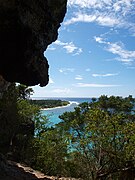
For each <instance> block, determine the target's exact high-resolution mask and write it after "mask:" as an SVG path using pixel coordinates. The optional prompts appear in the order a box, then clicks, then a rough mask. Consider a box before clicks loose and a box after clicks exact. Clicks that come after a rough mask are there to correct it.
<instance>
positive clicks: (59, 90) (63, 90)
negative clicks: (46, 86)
mask: <svg viewBox="0 0 135 180" xmlns="http://www.w3.org/2000/svg"><path fill="white" fill-rule="evenodd" d="M52 92H53V93H57V94H60V95H61V94H62V95H63V94H64V95H65V94H69V93H71V92H72V90H71V89H69V88H57V89H54V90H52Z"/></svg>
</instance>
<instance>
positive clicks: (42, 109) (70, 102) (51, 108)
mask: <svg viewBox="0 0 135 180" xmlns="http://www.w3.org/2000/svg"><path fill="white" fill-rule="evenodd" d="M73 103H75V104H77V105H78V104H79V103H78V102H74V101H69V104H67V105H65V106H57V107H50V108H41V111H45V110H53V109H59V108H65V107H69V106H70V105H71V104H73Z"/></svg>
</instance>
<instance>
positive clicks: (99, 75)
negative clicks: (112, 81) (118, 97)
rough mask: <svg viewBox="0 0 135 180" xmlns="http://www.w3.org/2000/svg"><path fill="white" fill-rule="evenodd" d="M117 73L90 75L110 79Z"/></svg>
mask: <svg viewBox="0 0 135 180" xmlns="http://www.w3.org/2000/svg"><path fill="white" fill-rule="evenodd" d="M117 75H118V73H107V74H92V76H93V77H110V76H117Z"/></svg>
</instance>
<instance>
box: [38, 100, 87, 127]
mask: <svg viewBox="0 0 135 180" xmlns="http://www.w3.org/2000/svg"><path fill="white" fill-rule="evenodd" d="M38 99H39V98H38ZM40 99H41V98H40ZM42 99H60V100H66V101H69V102H70V105H68V106H66V107H61V108H54V109H47V110H42V114H43V115H47V116H49V122H50V123H52V124H57V123H59V122H60V121H61V119H60V118H59V116H60V115H62V114H63V113H64V112H66V111H67V112H70V111H74V108H75V107H76V106H78V104H80V103H82V102H91V98H42Z"/></svg>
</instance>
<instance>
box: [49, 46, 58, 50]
mask: <svg viewBox="0 0 135 180" xmlns="http://www.w3.org/2000/svg"><path fill="white" fill-rule="evenodd" d="M55 49H56V48H55V47H51V46H49V47H48V48H47V50H50V51H54V50H55Z"/></svg>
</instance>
